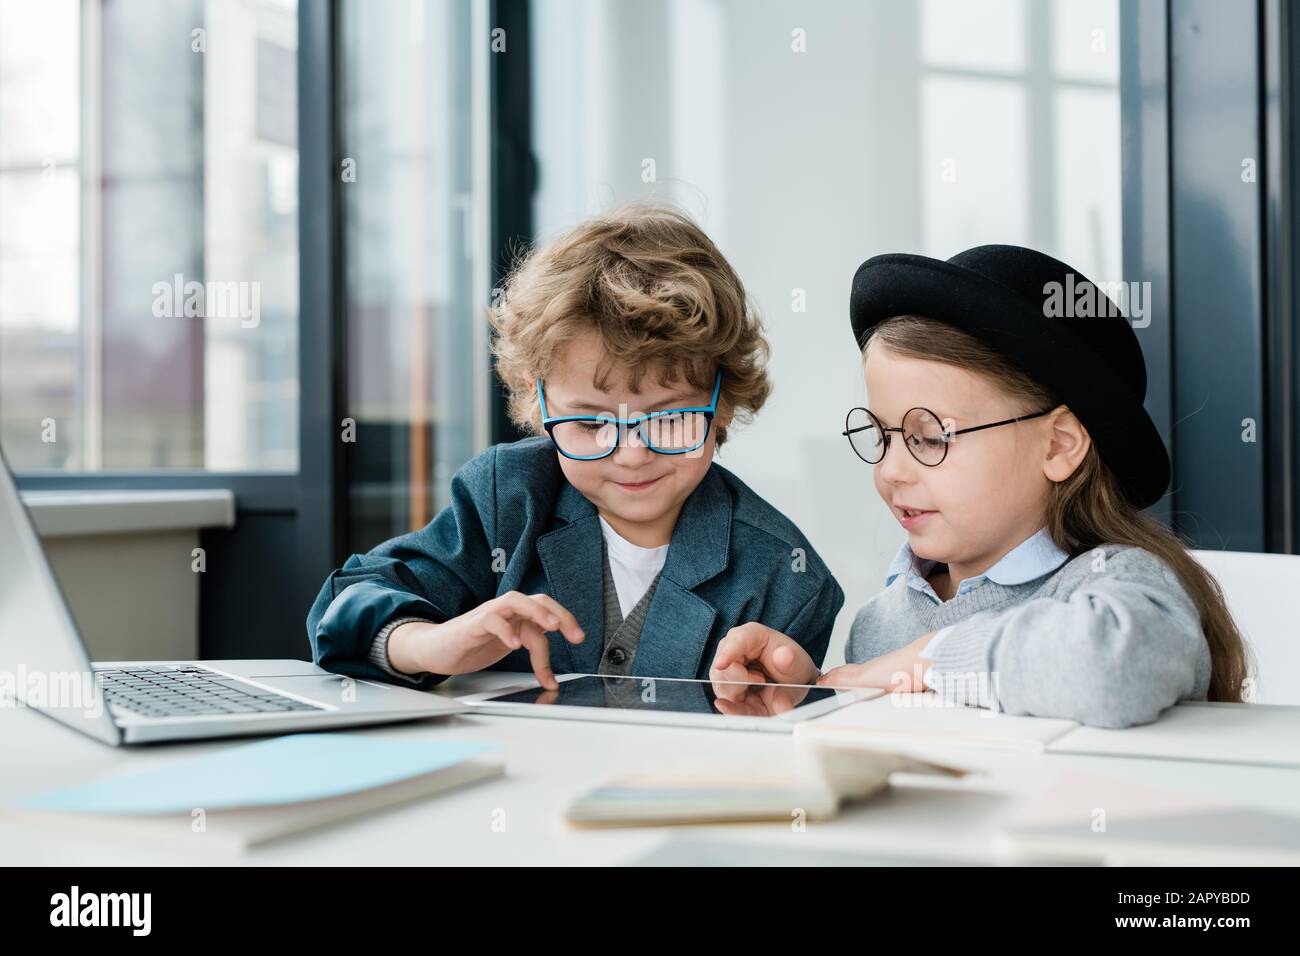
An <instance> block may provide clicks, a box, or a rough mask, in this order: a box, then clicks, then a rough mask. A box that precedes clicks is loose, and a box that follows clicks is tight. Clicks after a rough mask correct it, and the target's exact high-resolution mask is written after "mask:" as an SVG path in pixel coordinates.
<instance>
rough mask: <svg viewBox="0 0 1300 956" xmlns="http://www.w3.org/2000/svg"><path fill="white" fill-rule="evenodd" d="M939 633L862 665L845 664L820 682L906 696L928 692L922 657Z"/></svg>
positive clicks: (827, 674) (926, 662) (826, 675)
mask: <svg viewBox="0 0 1300 956" xmlns="http://www.w3.org/2000/svg"><path fill="white" fill-rule="evenodd" d="M936 633H937V632H936V631H927V632H926V633H925V634H922V635H921V636H920V637H918V638H917V639H916V640H915V641H913V642H912V643H911V644H908V645H907V646H906V647H900V648H899V649H898V650H896V651H890V652H889V653H888V654H881V655H880V656H879V657H876V658H873V659H872V660H869V661H866V662H865V663H862V664H844V665H843V666H841V667H835V668H832V669H831V670H829V671H827V672H826V673H825V674H823V675H822V678H821V680H819V681H818V682H817V683H818V684H820V685H822V686H825V687H883V688H884V689H885V690H889V691H897V692H899V693H903V694H910V693H920V692H922V691H924V690H926V689H927V688H926V686H925V682H924V681H923V680H922V678H923V677H924V676H925V672H926V670H927V668H929V666H930V664H929V661H927V660H926V659H925V658H923V657H921V656H920V653H921V649H922V648H923V647H925V645H927V644H929V643H930V638H932V637H934V635H935V634H936Z"/></svg>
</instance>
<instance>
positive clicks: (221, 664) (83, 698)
mask: <svg viewBox="0 0 1300 956" xmlns="http://www.w3.org/2000/svg"><path fill="white" fill-rule="evenodd" d="M15 703H17V704H21V705H22V706H26V707H28V708H30V709H32V710H37V711H40V712H41V713H43V714H45V715H46V716H48V717H51V718H53V719H54V720H57V721H60V722H61V723H64V724H66V725H68V726H69V727H72V728H73V729H75V730H79V731H81V732H82V733H84V734H88V735H89V736H91V737H94V738H96V739H97V740H101V741H103V742H104V743H107V744H112V745H113V746H119V745H122V744H143V743H154V742H160V741H168V740H195V739H206V738H211V737H239V736H250V735H255V734H280V733H288V732H291V731H298V730H319V729H321V728H325V727H352V726H358V725H363V724H381V723H391V722H395V721H404V720H416V719H419V718H423V717H437V716H443V715H448V714H458V713H463V712H464V711H466V710H468V708H467V707H466V706H465V705H463V704H458V703H456V702H455V701H453V700H449V699H447V698H444V697H441V696H438V695H436V694H430V693H427V692H424V691H418V690H414V689H412V688H407V687H398V686H395V685H391V684H382V683H377V682H372V681H367V680H361V679H358V678H348V677H342V676H340V675H337V674H332V673H330V672H329V671H326V670H324V669H322V668H320V667H316V666H315V665H313V664H309V663H307V662H305V661H299V660H260V661H253V660H220V661H217V660H214V661H96V662H94V663H91V661H90V659H89V657H88V655H87V653H86V645H85V643H84V641H82V639H81V633H80V632H79V631H78V630H77V624H76V621H74V620H73V618H72V614H71V612H70V611H69V609H68V605H67V602H66V601H65V600H64V597H63V592H62V591H61V590H60V588H59V583H58V581H57V580H56V579H55V577H54V572H53V571H52V570H51V568H50V563H49V561H48V560H47V558H46V556H45V551H44V549H43V548H42V546H41V541H40V538H39V537H38V536H37V534H36V528H35V526H34V525H33V523H32V520H31V515H30V514H29V513H28V511H27V508H26V506H25V505H24V504H23V502H22V499H21V498H20V497H19V495H18V489H17V487H16V486H15V485H14V481H13V476H12V474H10V471H9V463H8V462H7V461H6V460H5V458H4V454H3V452H0V707H5V706H14V705H15Z"/></svg>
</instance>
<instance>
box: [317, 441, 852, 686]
mask: <svg viewBox="0 0 1300 956" xmlns="http://www.w3.org/2000/svg"><path fill="white" fill-rule="evenodd" d="M602 580H603V578H602V564H601V530H600V522H599V521H598V520H597V514H596V508H595V506H594V505H593V504H592V503H591V502H590V501H588V500H587V499H586V498H585V497H583V495H582V494H581V493H580V492H579V491H578V490H577V489H576V488H574V487H573V486H572V485H570V484H569V483H568V481H567V480H566V479H565V477H564V473H563V472H562V471H561V470H560V465H559V460H558V457H557V453H556V451H555V448H554V446H553V445H552V444H551V442H550V439H548V438H545V437H536V438H525V439H523V440H521V441H517V442H512V443H509V444H502V445H495V446H493V447H491V448H489V449H488V450H487V451H485V452H483V453H482V454H480V455H478V456H477V457H476V458H474V459H473V460H471V461H470V462H468V463H467V464H466V465H465V466H464V467H463V468H461V469H460V471H459V472H457V473H456V475H455V477H454V478H453V479H452V482H451V503H450V504H449V505H448V506H447V507H446V508H444V509H443V510H442V511H441V512H440V513H439V514H438V515H437V517H435V518H434V519H433V521H431V522H430V523H429V524H428V525H427V526H426V527H424V528H422V529H420V530H419V531H414V532H412V533H410V534H406V535H402V536H401V537H397V538H394V539H392V540H391V541H387V542H385V543H383V544H381V545H379V546H378V547H377V548H375V549H374V550H373V551H370V552H369V553H367V554H362V555H356V554H354V555H352V556H351V557H350V558H348V559H347V561H346V562H344V564H343V567H341V568H339V569H338V570H337V571H335V572H333V573H332V574H331V575H330V576H329V578H327V579H326V581H325V584H324V586H323V587H322V588H321V591H320V594H319V595H318V596H317V598H316V601H315V603H314V604H313V605H312V608H311V611H310V613H309V614H308V616H307V633H308V636H309V639H310V642H311V649H312V658H313V660H314V661H315V662H316V663H317V664H319V665H320V666H321V667H324V668H326V669H328V670H331V671H334V672H336V673H341V674H347V675H350V676H353V677H362V678H368V679H372V680H380V681H383V680H391V678H390V677H389V676H388V675H386V674H384V672H383V671H382V670H380V669H379V668H378V667H376V666H375V665H374V664H372V663H371V662H370V661H369V659H368V652H369V649H370V645H371V644H372V642H373V640H374V637H375V635H376V633H377V632H378V631H379V629H380V628H381V627H382V626H383V625H384V624H385V623H387V622H388V621H390V620H392V619H394V618H396V617H406V616H412V617H423V618H427V619H429V620H432V621H437V622H441V621H445V620H448V619H449V618H452V617H456V616H458V615H460V614H464V613H465V612H467V611H470V610H472V609H473V608H475V607H477V606H478V605H479V604H482V603H483V602H484V601H487V600H490V599H491V598H493V597H496V596H498V595H501V594H504V593H506V592H507V591H521V592H523V593H524V594H533V593H536V592H539V591H540V592H545V593H546V594H549V595H551V596H552V597H553V598H555V600H557V601H559V602H560V604H562V605H563V606H564V607H566V608H568V609H569V611H570V612H572V613H573V615H574V616H575V617H576V618H577V620H578V624H579V625H580V626H581V627H582V630H583V633H584V634H585V635H586V637H585V640H584V641H583V642H582V643H581V644H578V645H572V644H570V643H569V642H568V641H566V640H565V639H564V636H563V635H562V634H560V633H559V632H558V631H553V632H551V633H549V634H548V635H547V637H548V639H549V641H550V651H551V666H552V667H553V668H554V670H555V672H556V673H557V674H563V673H575V672H576V673H587V674H594V673H597V672H598V669H599V665H600V657H601V651H602V648H603V644H604V602H603V591H602ZM843 604H844V592H843V591H842V590H841V589H840V586H839V584H838V583H837V582H836V580H835V578H834V577H833V576H832V575H831V573H830V571H829V570H828V569H827V567H826V565H825V564H824V563H823V562H822V560H821V558H820V557H819V556H818V555H817V553H816V552H815V551H814V550H813V548H812V546H811V545H810V544H809V543H808V541H807V539H805V538H804V536H803V535H802V534H801V533H800V531H799V529H798V528H796V527H795V526H794V524H793V523H792V522H791V521H790V520H789V519H787V518H786V517H785V516H784V515H782V514H781V513H780V512H779V511H777V510H776V509H775V508H773V507H772V506H771V505H769V504H768V503H767V502H766V501H764V500H763V499H762V498H760V497H759V496H758V495H756V494H755V493H754V492H753V491H751V490H750V489H749V488H748V487H747V486H746V485H745V484H744V483H743V482H742V481H741V480H740V479H739V478H737V477H736V476H735V475H734V474H732V473H731V472H729V471H728V470H727V469H725V468H723V467H722V466H720V465H718V464H717V463H714V464H712V465H710V467H709V470H708V472H706V473H705V476H704V478H703V479H702V480H701V481H700V483H699V485H698V486H697V487H696V488H695V490H694V491H693V492H692V493H691V495H690V497H689V498H687V499H686V502H685V504H684V505H683V507H682V512H681V515H680V517H679V518H678V521H677V526H676V528H675V529H674V531H673V534H672V538H671V540H670V542H669V548H668V556H667V558H666V560H665V563H664V567H663V572H662V575H661V577H660V579H659V585H658V587H657V588H656V589H655V593H654V597H653V598H652V599H651V602H650V609H649V613H648V614H647V616H646V619H645V623H644V625H643V627H642V631H641V638H640V641H639V642H638V644H637V646H636V652H635V656H634V658H633V664H632V673H633V674H634V675H636V676H638V677H687V678H692V677H693V678H701V679H704V678H707V677H708V672H709V665H710V663H711V662H712V660H713V654H714V651H715V650H716V648H717V645H718V642H719V641H720V640H721V639H722V638H723V637H724V636H726V634H727V632H728V631H729V630H730V629H731V628H733V627H736V626H737V625H740V624H745V623H747V622H750V621H758V622H760V623H763V624H766V625H768V626H769V627H772V628H775V629H776V630H778V631H781V632H783V633H785V634H788V635H789V636H790V637H792V638H793V639H794V640H796V641H798V642H799V643H800V644H801V645H802V646H803V647H804V649H805V650H807V651H808V653H809V655H811V657H812V659H813V660H814V661H815V662H816V663H817V664H818V666H820V665H821V662H822V659H823V657H824V656H825V654H826V648H827V644H828V643H829V642H830V636H831V628H832V626H833V625H834V623H835V616H836V614H838V613H839V611H840V608H841V607H842V606H843ZM492 669H495V670H510V671H524V672H527V671H531V667H530V665H529V660H528V654H527V651H526V650H524V649H520V650H517V651H513V652H511V653H510V654H507V655H506V656H505V657H504V658H502V659H501V660H500V661H498V662H497V663H496V664H495V665H493V668H492ZM440 680H445V677H443V676H442V675H436V674H435V675H429V676H427V677H425V678H424V679H423V680H422V681H421V683H420V685H419V686H421V687H429V686H432V685H433V684H435V683H437V682H438V681H440Z"/></svg>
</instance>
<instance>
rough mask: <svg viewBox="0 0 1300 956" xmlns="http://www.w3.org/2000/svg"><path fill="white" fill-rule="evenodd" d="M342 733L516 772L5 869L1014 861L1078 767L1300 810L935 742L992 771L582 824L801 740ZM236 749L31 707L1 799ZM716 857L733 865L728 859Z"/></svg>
mask: <svg viewBox="0 0 1300 956" xmlns="http://www.w3.org/2000/svg"><path fill="white" fill-rule="evenodd" d="M518 679H519V678H518V675H509V674H496V673H484V674H476V675H471V676H467V677H460V678H455V679H453V680H451V681H448V682H446V683H445V684H444V685H442V686H441V687H439V688H438V692H439V693H443V694H446V695H448V696H456V695H460V694H468V693H474V692H476V691H481V690H489V689H491V688H493V687H497V686H501V685H503V684H508V683H517V682H518ZM336 732H338V733H353V734H362V735H367V736H370V735H373V736H384V737H398V736H418V737H424V736H429V737H440V738H443V739H446V740H483V741H492V742H495V743H496V744H498V747H499V753H500V754H501V755H502V756H503V757H504V760H505V763H506V775H505V776H504V777H502V778H498V779H496V780H489V781H486V782H484V783H480V784H475V785H472V786H470V787H468V788H465V789H461V790H456V791H451V792H448V793H444V794H441V795H437V796H434V797H431V798H429V799H425V800H422V801H419V802H416V803H413V804H408V805H405V806H400V807H395V808H392V809H390V810H386V811H382V812H380V813H377V814H372V815H369V816H364V817H359V818H356V819H352V820H348V821H345V822H343V823H339V824H334V825H332V826H330V827H328V828H325V829H322V830H319V831H316V832H312V833H305V834H302V835H299V836H296V837H290V838H287V839H284V840H281V841H278V842H274V843H270V844H267V845H266V846H263V847H258V848H254V849H252V850H250V851H247V852H245V853H238V854H237V853H230V852H222V851H219V850H216V849H213V850H211V851H204V852H202V853H199V854H195V853H192V852H190V853H184V852H180V851H175V850H170V849H166V848H163V847H161V846H156V845H153V844H140V843H131V842H127V841H125V840H123V839H122V838H120V837H115V836H113V835H112V834H109V833H106V834H105V836H103V837H87V836H85V835H79V836H72V835H64V834H60V833H58V832H56V831H54V830H53V829H52V828H50V827H46V826H30V825H29V826H20V825H18V824H17V823H14V822H8V821H0V864H20V865H22V864H26V865H69V866H71V865H78V866H81V865H109V866H120V865H138V864H153V865H177V864H179V865H184V864H200V865H207V866H211V865H222V864H276V865H315V864H324V865H331V866H337V865H389V864H395V865H421V864H429V863H434V864H452V865H503V864H539V865H555V864H579V865H598V864H622V863H627V862H631V861H633V860H635V859H636V858H637V857H639V856H641V855H642V854H644V853H646V852H648V851H650V850H652V849H654V848H655V847H658V846H659V845H660V844H662V843H664V842H665V841H667V840H670V839H674V838H681V837H689V838H697V839H700V840H709V841H717V840H727V841H746V842H756V843H759V844H762V845H771V846H773V847H788V848H791V849H799V850H809V849H814V848H816V849H833V850H840V851H850V852H861V853H870V854H873V855H876V854H879V855H885V856H900V855H902V856H908V857H918V858H923V859H925V858H931V859H935V860H941V861H966V862H970V863H997V862H1004V861H1005V860H1006V859H1007V858H1006V857H1005V856H1004V855H1003V851H1002V848H1001V840H1000V828H1001V826H1002V824H1003V823H1004V822H1005V821H1006V820H1007V819H1008V818H1009V817H1010V816H1011V815H1012V814H1013V813H1014V812H1015V811H1016V809H1017V807H1018V806H1019V805H1020V804H1021V803H1022V801H1023V800H1024V799H1025V798H1026V797H1028V796H1032V795H1034V794H1037V793H1039V792H1041V791H1042V790H1044V789H1046V787H1048V786H1049V785H1050V784H1051V782H1052V781H1053V780H1054V779H1056V777H1057V775H1058V774H1060V773H1063V772H1065V771H1081V772H1085V773H1097V774H1104V775H1107V776H1119V777H1123V778H1124V779H1126V780H1128V781H1130V782H1131V783H1133V784H1141V785H1146V786H1152V787H1162V788H1166V789H1172V790H1176V791H1179V792H1181V793H1184V794H1187V795H1192V794H1197V795H1203V796H1206V797H1215V798H1222V799H1227V800H1232V801H1234V802H1238V803H1242V804H1246V805H1250V806H1255V807H1260V808H1265V809H1275V810H1280V811H1284V812H1289V813H1294V812H1295V808H1296V807H1300V769H1290V768H1281V767H1263V766H1246V765H1231V764H1221V763H1217V764H1209V763H1200V762H1195V761H1180V760H1151V759H1144V758H1133V757H1096V756H1083V755H1070V754H1052V753H1046V754H1033V755H1027V754H1008V753H995V752H991V751H980V750H974V749H969V748H945V749H937V748H926V749H924V750H916V751H915V752H916V753H917V754H918V755H920V756H929V757H933V758H935V759H938V760H944V761H947V762H949V763H952V764H956V765H958V766H962V767H966V768H969V769H980V770H983V771H984V773H983V774H980V775H972V776H971V777H968V778H966V779H963V780H945V779H935V778H926V777H920V776H914V775H908V776H904V777H900V776H897V775H896V777H895V781H894V785H893V787H892V788H891V789H890V790H889V791H887V792H885V793H883V794H880V795H878V796H877V797H875V798H873V799H871V800H869V801H867V802H865V803H862V804H858V805H856V806H851V807H849V808H847V809H846V810H845V811H844V812H843V813H842V814H841V815H840V816H839V817H838V818H837V819H835V820H832V821H827V822H823V823H817V822H815V821H813V822H809V823H808V825H807V829H806V830H805V831H804V832H796V831H795V830H794V829H793V828H792V827H791V826H790V825H789V824H786V823H770V824H745V825H736V824H733V825H726V826H693V827H675V828H638V829H615V830H575V829H571V828H569V827H568V826H566V824H565V823H564V822H563V812H564V809H565V807H566V806H567V804H568V802H569V801H570V800H571V799H572V798H573V797H574V796H576V795H577V794H579V793H581V792H583V791H585V790H587V789H588V788H590V787H592V786H595V785H597V784H600V783H602V782H604V781H605V780H607V779H608V778H610V777H612V776H615V775H620V774H625V773H632V772H635V771H638V770H644V769H646V768H647V767H652V766H656V765H671V764H672V763H674V762H682V761H706V760H708V759H709V758H710V756H711V755H714V754H719V753H730V754H755V755H760V756H761V755H764V754H780V753H782V750H783V748H792V747H795V746H798V744H797V743H796V742H795V741H794V740H793V739H792V737H791V736H790V735H788V734H770V733H754V732H741V731H726V730H718V731H706V730H697V729H693V728H672V727H650V726H637V725H628V724H605V723H588V722H581V721H570V720H554V719H543V718H527V717H497V716H487V715H482V716H479V715H472V716H456V717H450V718H439V719H435V720H426V721H420V722H418V723H413V724H399V725H390V726H385V727H369V728H360V729H357V730H348V731H336ZM237 743H239V741H238V740H221V741H213V742H210V743H190V744H164V745H154V746H150V747H118V748H114V747H108V746H105V745H103V744H100V743H98V742H96V741H94V740H92V739H90V738H89V737H85V736H83V735H81V734H79V733H76V732H75V731H72V730H69V729H67V728H65V727H63V726H61V725H59V724H57V723H55V722H54V721H52V720H50V719H48V718H46V717H43V716H42V715H40V714H38V713H35V712H33V711H29V710H26V709H25V708H20V707H19V708H16V707H4V708H0V768H3V769H2V770H0V801H7V800H10V799H13V798H16V797H20V796H26V795H29V794H33V793H36V792H39V791H42V790H47V789H51V788H54V787H60V786H71V785H73V784H78V783H83V782H85V781H87V780H90V779H94V778H100V777H106V776H110V775H113V774H117V773H124V772H127V771H129V770H132V769H137V768H145V767H147V766H150V765H153V764H156V763H161V762H164V761H168V760H173V759H176V758H177V757H180V756H187V755H192V754H198V753H202V752H205V751H207V750H209V749H211V748H223V747H230V746H232V745H234V744H237ZM503 814H504V816H503ZM502 819H504V829H503V830H501V829H500V827H498V828H497V829H494V821H500V820H502ZM498 831H500V832H498ZM716 862H718V863H726V862H727V861H726V859H725V858H723V857H720V858H719V859H718V860H717V861H716Z"/></svg>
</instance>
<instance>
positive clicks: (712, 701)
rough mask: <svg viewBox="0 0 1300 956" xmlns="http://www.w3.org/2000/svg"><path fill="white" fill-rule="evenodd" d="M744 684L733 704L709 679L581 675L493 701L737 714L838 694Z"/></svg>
mask: <svg viewBox="0 0 1300 956" xmlns="http://www.w3.org/2000/svg"><path fill="white" fill-rule="evenodd" d="M728 686H729V688H743V690H741V691H738V693H737V694H736V695H729V697H733V696H734V699H729V700H728V703H729V704H736V705H738V706H735V707H732V706H725V707H722V708H720V707H718V705H717V694H716V693H714V685H713V683H712V682H711V681H706V680H698V681H697V680H676V679H673V680H668V679H664V678H651V677H593V676H584V677H575V678H573V679H572V680H562V681H560V687H559V690H545V689H543V688H541V687H533V688H529V689H527V690H521V691H515V692H513V693H510V694H503V695H501V696H500V697H493V698H492V702H493V703H497V702H502V703H510V704H541V705H548V704H550V705H556V704H558V705H560V706H564V707H596V708H601V709H605V710H610V709H615V710H644V711H653V712H658V713H676V714H720V713H728V714H736V713H749V714H756V713H764V712H771V711H772V707H773V703H774V701H773V698H774V697H779V698H780V702H779V703H777V708H778V709H779V710H783V711H788V710H791V709H798V708H800V707H806V706H808V705H809V704H814V703H817V702H819V701H823V700H827V699H828V698H831V697H834V696H835V694H836V691H835V690H834V689H833V688H830V687H795V686H790V685H783V684H775V685H774V684H730V685H728Z"/></svg>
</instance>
